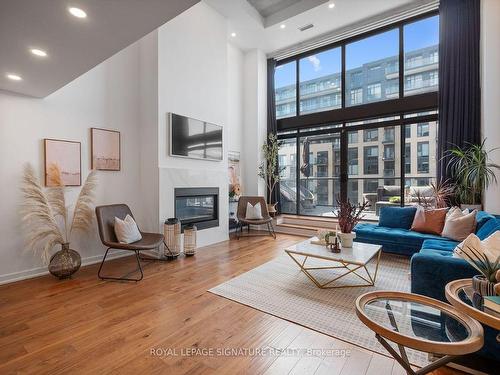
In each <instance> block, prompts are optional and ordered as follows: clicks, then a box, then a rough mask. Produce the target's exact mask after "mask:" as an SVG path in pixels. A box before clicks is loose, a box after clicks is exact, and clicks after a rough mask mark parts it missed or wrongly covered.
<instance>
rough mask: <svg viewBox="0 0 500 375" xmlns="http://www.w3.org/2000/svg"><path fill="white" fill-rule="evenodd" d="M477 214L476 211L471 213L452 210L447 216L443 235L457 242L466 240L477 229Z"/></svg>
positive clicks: (456, 209)
mask: <svg viewBox="0 0 500 375" xmlns="http://www.w3.org/2000/svg"><path fill="white" fill-rule="evenodd" d="M476 214H477V211H476V210H474V211H472V212H471V213H469V210H464V211H462V210H461V209H460V208H458V207H453V208H451V209H450V211H449V212H448V215H446V220H445V222H444V227H443V232H442V233H441V235H442V236H443V237H447V238H449V239H452V240H455V241H463V240H465V239H466V238H467V236H468V235H469V234H471V233H474V230H475V229H476Z"/></svg>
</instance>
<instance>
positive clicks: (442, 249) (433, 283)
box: [354, 208, 500, 362]
mask: <svg viewBox="0 0 500 375" xmlns="http://www.w3.org/2000/svg"><path fill="white" fill-rule="evenodd" d="M392 209H393V210H394V208H392ZM383 215H384V212H383V211H382V212H381V222H382V216H383ZM476 218H477V226H476V235H477V236H478V237H479V238H480V239H481V240H483V239H485V238H486V237H488V236H489V235H490V234H492V233H494V232H495V231H497V230H500V219H497V218H496V217H495V216H493V215H491V214H489V213H487V212H485V211H479V212H478V214H477V216H476ZM384 221H386V220H384ZM379 224H380V223H379ZM379 224H368V223H363V224H358V225H357V226H356V227H355V228H354V231H355V232H356V239H355V241H358V242H365V243H374V244H379V245H382V250H383V251H384V252H389V253H395V254H400V255H406V256H411V267H410V268H411V291H412V293H417V294H422V295H425V296H428V297H432V298H435V299H438V300H441V301H445V302H446V297H445V292H444V288H445V286H446V284H447V283H448V282H450V281H453V280H457V279H465V278H470V277H472V276H474V275H477V274H478V272H477V271H476V270H475V269H474V268H473V267H472V266H470V265H469V264H468V263H467V262H466V261H465V260H463V259H460V258H455V257H453V249H455V247H456V246H457V245H458V242H456V241H453V240H450V239H447V238H444V237H441V236H437V235H432V234H423V233H417V232H413V231H411V230H409V229H403V228H394V227H386V226H382V225H379ZM382 224H383V223H382ZM403 226H404V225H403ZM497 334H498V332H497V331H495V330H493V329H491V328H489V327H485V345H484V347H483V349H481V351H480V352H479V354H480V355H482V356H485V357H487V358H490V359H494V360H496V361H499V362H500V359H499V353H500V344H499V343H498V342H497V341H496V335H497Z"/></svg>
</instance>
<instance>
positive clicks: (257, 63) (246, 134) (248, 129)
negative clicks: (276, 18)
mask: <svg viewBox="0 0 500 375" xmlns="http://www.w3.org/2000/svg"><path fill="white" fill-rule="evenodd" d="M243 77H244V78H243V103H244V104H243V108H244V109H243V139H244V140H245V142H244V144H243V150H244V156H245V169H244V180H245V185H244V186H243V194H246V195H265V194H266V190H265V185H264V181H263V180H262V179H260V178H259V177H258V176H257V169H258V167H259V165H260V163H261V161H262V152H261V147H262V145H263V144H264V142H265V139H266V134H267V60H266V55H265V54H264V53H263V52H262V51H260V50H251V51H248V52H246V54H245V58H244V67H243Z"/></svg>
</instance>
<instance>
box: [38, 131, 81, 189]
mask: <svg viewBox="0 0 500 375" xmlns="http://www.w3.org/2000/svg"><path fill="white" fill-rule="evenodd" d="M43 141H44V142H43V147H44V180H45V186H47V187H54V186H59V184H58V183H56V181H53V180H54V177H51V175H52V174H53V170H54V168H58V170H59V171H58V172H59V175H60V178H61V181H60V183H62V185H64V186H81V185H82V144H81V143H80V142H77V141H68V140H64V139H52V138H45V139H44V140H43Z"/></svg>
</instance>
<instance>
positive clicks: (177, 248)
mask: <svg viewBox="0 0 500 375" xmlns="http://www.w3.org/2000/svg"><path fill="white" fill-rule="evenodd" d="M163 235H164V237H165V242H164V245H165V248H164V253H163V256H164V257H166V258H167V259H175V258H177V257H178V256H179V254H180V252H181V222H180V220H179V219H177V218H175V217H173V218H170V219H167V220H166V221H165V223H164V225H163Z"/></svg>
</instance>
